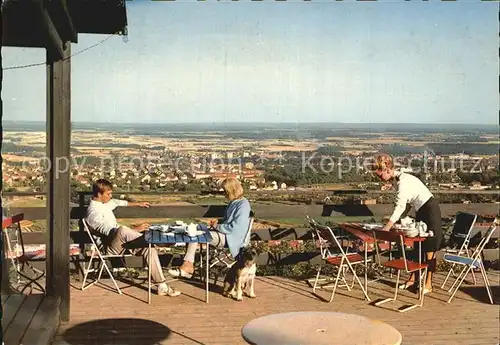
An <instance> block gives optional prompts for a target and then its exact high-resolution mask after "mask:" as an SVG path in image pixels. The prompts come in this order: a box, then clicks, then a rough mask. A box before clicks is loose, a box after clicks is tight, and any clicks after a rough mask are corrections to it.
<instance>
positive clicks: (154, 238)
mask: <svg viewBox="0 0 500 345" xmlns="http://www.w3.org/2000/svg"><path fill="white" fill-rule="evenodd" d="M184 229H185V226H181V225H171V224H156V225H152V226H151V227H150V228H149V230H147V231H146V232H145V234H144V239H145V240H146V243H147V244H148V247H149V248H148V249H149V260H148V262H149V263H148V265H149V267H148V304H151V285H152V284H151V261H152V260H151V247H152V246H153V245H165V244H177V243H185V244H188V243H199V244H200V252H201V244H203V243H205V244H206V246H205V247H206V250H205V251H206V265H205V266H206V284H205V285H206V287H205V288H206V292H205V302H206V303H208V292H209V289H208V287H209V286H208V277H209V273H210V272H209V269H210V264H209V247H210V246H209V245H208V243H210V242H211V241H212V235H211V234H210V231H209V230H210V229H209V227H208V226H207V225H206V224H197V234H196V236H193V237H190V236H188V234H187V233H186V231H185V230H184Z"/></svg>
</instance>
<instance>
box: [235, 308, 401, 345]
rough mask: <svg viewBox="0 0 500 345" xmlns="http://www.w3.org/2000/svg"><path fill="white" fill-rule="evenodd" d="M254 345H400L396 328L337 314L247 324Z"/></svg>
mask: <svg viewBox="0 0 500 345" xmlns="http://www.w3.org/2000/svg"><path fill="white" fill-rule="evenodd" d="M241 334H242V336H243V338H244V339H245V340H246V342H247V343H249V344H253V345H278V344H279V345H282V344H286V345H306V344H315V345H321V344H325V345H326V344H328V345H334V344H341V345H351V344H352V345H361V344H366V345H382V344H383V345H399V344H401V341H402V336H401V333H399V332H398V331H397V330H396V329H395V328H394V327H392V326H390V325H388V324H386V323H384V322H382V321H378V320H370V319H368V318H366V317H364V316H360V315H354V314H344V313H334V312H294V313H283V314H272V315H267V316H263V317H260V318H258V319H255V320H253V321H250V322H249V323H247V324H246V325H245V326H244V327H243V329H242V330H241Z"/></svg>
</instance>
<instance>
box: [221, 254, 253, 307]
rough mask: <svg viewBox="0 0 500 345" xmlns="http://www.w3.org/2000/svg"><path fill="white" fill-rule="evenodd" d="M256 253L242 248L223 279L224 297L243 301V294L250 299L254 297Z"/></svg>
mask: <svg viewBox="0 0 500 345" xmlns="http://www.w3.org/2000/svg"><path fill="white" fill-rule="evenodd" d="M256 257H257V251H256V250H255V249H253V248H250V247H247V248H243V249H242V250H241V252H240V254H239V255H238V257H237V260H236V263H235V264H234V265H233V266H231V268H230V269H229V271H228V272H227V274H226V278H225V279H224V293H223V294H224V296H226V297H232V298H235V299H236V300H238V301H243V292H244V293H245V295H247V296H248V297H250V298H255V297H257V296H256V295H255V287H254V285H255V273H256V271H257V265H256V264H255V258H256Z"/></svg>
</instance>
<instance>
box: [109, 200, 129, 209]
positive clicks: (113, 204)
mask: <svg viewBox="0 0 500 345" xmlns="http://www.w3.org/2000/svg"><path fill="white" fill-rule="evenodd" d="M107 204H108V205H109V207H111V209H112V210H114V209H115V208H117V207H119V206H128V205H129V202H128V201H127V200H120V199H111V200H109V201H108V203H107Z"/></svg>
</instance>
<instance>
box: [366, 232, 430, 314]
mask: <svg viewBox="0 0 500 345" xmlns="http://www.w3.org/2000/svg"><path fill="white" fill-rule="evenodd" d="M372 231H373V237H374V238H375V241H386V242H390V243H395V244H397V245H398V247H399V248H400V249H401V253H402V258H398V259H393V260H389V261H387V262H384V263H382V266H384V267H387V268H392V269H394V270H396V271H398V275H397V278H396V288H395V292H394V297H393V298H386V299H384V300H381V301H378V302H376V303H375V305H376V306H379V305H381V304H384V303H386V302H389V301H395V300H396V299H397V298H398V287H399V278H400V277H401V271H403V270H404V271H405V272H406V273H416V272H419V274H420V279H419V300H420V303H419V304H414V305H410V306H408V307H405V308H401V309H399V312H402V313H403V312H406V311H408V310H411V309H414V308H416V307H421V306H422V305H423V304H424V293H423V286H424V284H425V278H426V277H427V268H428V265H427V264H426V263H420V262H415V261H411V260H408V259H407V258H406V247H405V242H404V238H403V235H402V234H401V233H400V232H396V231H382V230H372ZM420 245H421V242H419V246H420ZM375 248H376V250H377V256H379V253H378V250H379V249H378V246H377V245H376V246H375ZM420 253H421V250H420V248H419V258H421V255H420ZM422 271H423V275H422ZM422 277H424V278H423V279H422Z"/></svg>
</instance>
